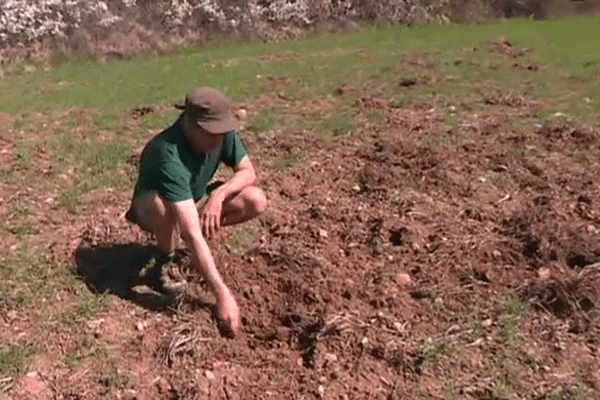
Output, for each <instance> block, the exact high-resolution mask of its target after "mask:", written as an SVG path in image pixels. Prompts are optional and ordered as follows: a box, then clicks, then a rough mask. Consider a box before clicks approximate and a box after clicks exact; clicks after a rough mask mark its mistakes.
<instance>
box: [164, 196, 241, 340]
mask: <svg viewBox="0 0 600 400" xmlns="http://www.w3.org/2000/svg"><path fill="white" fill-rule="evenodd" d="M167 204H168V207H169V208H170V211H171V212H173V214H174V215H175V217H176V219H177V222H178V223H179V227H180V229H181V236H182V237H183V240H184V241H185V243H186V244H187V246H188V248H189V249H190V250H191V252H192V264H193V265H194V266H195V267H196V268H197V269H198V270H199V271H200V272H201V273H202V274H203V275H204V277H205V278H206V280H207V281H208V284H209V287H210V289H211V291H212V292H213V294H214V295H215V298H216V300H217V310H218V317H219V319H220V321H219V322H221V323H223V324H224V326H225V328H226V333H227V334H230V335H233V336H235V334H237V331H238V328H239V325H240V316H239V308H238V305H237V303H236V301H235V298H234V297H233V295H232V294H231V292H230V290H229V288H228V287H227V285H226V284H225V282H223V278H222V277H221V275H220V274H219V271H218V270H217V266H216V265H215V261H214V259H213V256H212V254H211V252H210V248H209V247H208V244H207V243H206V240H205V239H204V236H203V235H202V231H201V229H200V222H199V218H198V210H197V209H196V204H195V203H194V201H193V200H192V199H189V200H184V201H179V202H176V203H167Z"/></svg>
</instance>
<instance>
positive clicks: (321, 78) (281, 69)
mask: <svg viewBox="0 0 600 400" xmlns="http://www.w3.org/2000/svg"><path fill="white" fill-rule="evenodd" d="M598 36H600V24H598V17H586V18H579V19H577V20H576V21H573V20H571V19H562V20H554V21H535V22H534V21H528V20H510V21H506V22H504V23H500V24H482V25H470V26H469V27H468V29H465V28H464V27H463V26H458V25H445V26H421V27H412V28H408V27H406V26H391V27H384V28H375V27H373V28H366V29H361V30H359V31H357V32H352V33H345V34H341V33H325V34H323V33H321V34H314V35H312V36H310V37H308V38H305V39H303V40H298V41H291V40H290V41H281V42H279V43H262V42H259V41H250V42H247V43H244V44H227V43H219V44H218V45H213V46H205V47H189V48H187V49H186V50H185V51H182V52H179V53H172V54H167V55H163V56H148V55H145V56H139V57H134V58H132V59H129V60H108V61H106V62H97V61H93V60H87V61H86V60H76V61H67V62H63V63H59V64H58V65H55V66H53V67H52V68H50V70H48V71H38V72H37V73H35V74H12V75H8V76H7V77H5V78H4V79H3V80H2V81H0V109H2V110H5V111H7V112H18V111H19V110H45V109H68V108H71V107H84V108H99V109H113V110H114V109H123V108H125V109H126V108H133V107H136V106H138V105H141V104H162V105H170V104H173V103H175V102H180V101H181V100H182V98H183V96H184V95H185V93H187V92H188V91H189V90H190V88H192V87H194V86H198V85H210V86H214V87H218V88H221V89H223V91H224V92H226V93H227V94H228V95H229V96H230V97H231V98H232V99H233V100H241V99H247V98H248V97H252V96H256V95H259V94H262V93H265V92H268V91H271V90H273V89H274V87H273V85H272V84H270V83H269V82H268V81H266V80H265V79H266V78H267V77H271V78H285V80H286V82H287V84H285V85H284V87H279V88H277V92H282V93H283V94H284V95H286V93H288V92H289V93H290V96H292V97H294V98H298V97H301V96H302V93H316V94H329V93H331V92H332V90H333V89H335V87H336V86H337V85H339V84H340V83H351V84H353V85H360V84H361V83H363V82H365V81H367V80H370V79H376V80H379V81H381V82H382V83H387V85H382V87H381V89H380V91H379V92H380V94H384V95H386V96H399V95H400V96H401V95H406V93H410V94H411V95H419V94H420V95H423V94H424V93H425V92H426V91H427V90H428V91H429V93H431V88H427V90H424V88H419V87H414V88H408V90H407V88H402V87H399V86H398V85H394V84H390V83H392V82H394V81H396V80H397V79H398V78H401V77H403V76H407V75H411V74H413V73H416V74H422V73H424V72H427V71H428V70H432V71H435V74H436V75H438V76H439V77H442V78H443V77H444V76H447V75H452V76H455V77H457V78H458V81H457V82H456V83H455V84H452V85H448V84H444V83H443V79H442V80H440V81H439V83H438V85H437V87H436V88H435V90H434V91H435V92H436V93H437V94H441V93H447V94H452V93H455V92H456V91H462V90H473V89H474V88H475V86H474V84H475V83H477V86H478V87H481V86H482V85H494V86H497V87H506V86H510V87H515V88H519V87H522V89H521V90H523V92H525V90H528V91H529V92H531V90H532V89H531V88H532V87H533V88H535V89H534V95H536V96H541V97H544V98H548V99H549V100H550V99H552V103H553V104H555V105H556V106H560V105H561V104H562V105H563V106H564V107H566V108H568V107H571V106H572V104H576V103H580V102H581V101H582V99H583V97H587V98H589V99H590V100H591V101H593V102H595V104H598V102H600V86H599V85H590V84H589V82H586V81H582V82H581V83H580V84H575V85H573V82H572V81H570V80H569V79H571V78H578V79H583V80H586V79H587V80H589V79H593V77H594V76H597V75H598V73H599V71H600V62H599V63H596V64H593V62H594V61H596V59H597V58H598V56H597V54H600V41H597V40H594V39H593V38H596V37H598ZM500 37H505V38H506V39H507V40H509V41H510V43H511V44H512V46H513V47H514V48H528V49H532V51H529V52H526V53H525V55H524V56H523V57H521V58H519V59H518V61H519V62H521V63H523V64H527V63H532V62H535V63H537V64H540V65H541V66H542V68H540V70H539V71H537V72H531V71H527V70H520V69H517V70H515V69H511V68H510V65H511V63H513V62H514V60H513V59H510V60H507V59H505V58H506V57H505V56H503V55H501V54H495V55H494V57H492V59H493V60H494V61H495V62H497V64H498V65H499V67H498V68H497V69H495V70H492V69H489V68H482V67H481V63H482V62H483V61H484V60H487V59H489V58H490V55H489V46H490V43H491V42H492V41H495V40H497V39H499V38H500ZM474 49H476V50H474ZM409 53H420V54H426V57H425V59H426V60H427V62H426V63H425V65H415V66H412V67H411V66H407V65H405V64H404V63H403V62H402V60H403V57H404V56H405V55H406V54H409ZM456 60H461V61H462V63H460V64H457V65H455V64H456ZM525 81H526V82H527V86H528V88H526V87H524V82H525ZM545 82H553V84H552V85H545ZM567 84H568V85H570V87H571V89H570V90H569V91H568V92H565V87H566V85H567ZM573 86H574V87H573ZM14 93H19V96H14ZM565 100H566V104H563V103H564V102H565ZM597 110H598V109H597V107H596V108H595V110H591V111H592V112H595V113H597V112H598V111H597ZM113 123H114V121H113V118H112V117H110V116H104V117H100V120H99V121H98V124H99V125H100V126H103V127H105V126H109V127H111V126H113Z"/></svg>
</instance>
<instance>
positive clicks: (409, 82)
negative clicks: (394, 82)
mask: <svg viewBox="0 0 600 400" xmlns="http://www.w3.org/2000/svg"><path fill="white" fill-rule="evenodd" d="M416 84H417V80H416V79H415V78H403V79H401V80H400V82H398V86H402V87H410V86H413V85H416Z"/></svg>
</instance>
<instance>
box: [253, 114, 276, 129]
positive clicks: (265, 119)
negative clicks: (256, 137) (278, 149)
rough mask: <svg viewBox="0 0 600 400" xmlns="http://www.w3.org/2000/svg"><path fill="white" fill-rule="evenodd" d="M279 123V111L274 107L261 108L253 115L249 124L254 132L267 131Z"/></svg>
mask: <svg viewBox="0 0 600 400" xmlns="http://www.w3.org/2000/svg"><path fill="white" fill-rule="evenodd" d="M276 123H277V113H276V111H275V110H274V109H266V110H261V111H260V112H258V113H257V114H256V115H254V116H253V117H252V120H251V121H250V125H249V126H248V127H249V128H250V129H251V130H253V131H254V132H266V131H269V130H271V129H273V127H274V126H275V124H276Z"/></svg>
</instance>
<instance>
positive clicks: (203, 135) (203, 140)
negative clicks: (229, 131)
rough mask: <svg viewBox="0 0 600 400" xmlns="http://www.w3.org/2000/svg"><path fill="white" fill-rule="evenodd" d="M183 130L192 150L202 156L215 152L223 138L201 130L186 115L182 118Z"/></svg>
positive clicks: (223, 135)
mask: <svg viewBox="0 0 600 400" xmlns="http://www.w3.org/2000/svg"><path fill="white" fill-rule="evenodd" d="M183 130H184V132H185V137H186V139H187V141H188V142H189V143H190V145H191V146H192V149H193V150H194V151H195V152H200V153H203V154H210V153H212V152H213V151H215V150H216V149H217V147H219V145H220V144H221V142H222V141H223V138H224V137H225V134H221V135H215V134H212V133H209V132H207V131H206V130H204V129H202V128H201V127H199V126H198V124H197V123H196V122H195V121H194V120H193V119H192V118H189V117H188V115H187V114H184V116H183Z"/></svg>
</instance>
